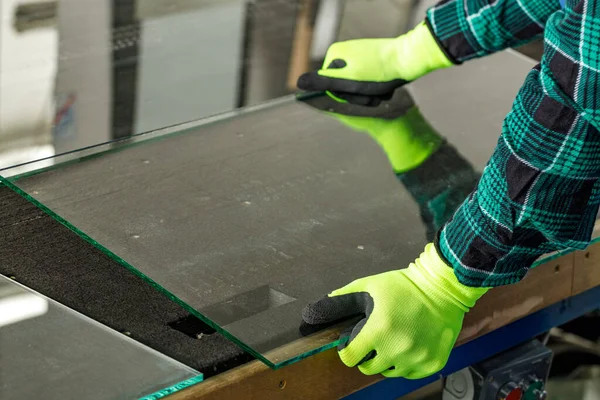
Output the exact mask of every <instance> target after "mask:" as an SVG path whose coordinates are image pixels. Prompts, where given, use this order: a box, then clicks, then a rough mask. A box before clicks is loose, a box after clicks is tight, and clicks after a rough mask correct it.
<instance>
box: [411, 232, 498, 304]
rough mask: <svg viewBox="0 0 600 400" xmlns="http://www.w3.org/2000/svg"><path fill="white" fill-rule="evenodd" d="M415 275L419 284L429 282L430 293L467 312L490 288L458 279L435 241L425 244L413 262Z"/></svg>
mask: <svg viewBox="0 0 600 400" xmlns="http://www.w3.org/2000/svg"><path fill="white" fill-rule="evenodd" d="M413 265H414V267H415V272H416V273H415V275H418V276H419V281H421V282H419V283H418V284H419V285H423V284H424V282H427V284H426V286H428V287H429V289H430V292H428V294H429V295H430V296H432V297H436V298H438V299H439V300H440V301H445V302H448V301H450V302H452V303H454V304H455V305H457V306H459V307H460V308H462V309H463V310H464V311H465V312H466V311H468V310H469V309H470V308H472V307H473V306H474V305H475V302H476V301H477V300H479V298H480V297H481V296H483V295H484V294H486V293H487V291H488V290H489V288H482V287H470V286H466V285H463V284H462V283H460V282H459V281H458V279H457V278H456V275H455V274H454V270H453V269H452V267H450V266H448V264H446V262H445V261H444V260H443V259H442V257H440V255H439V254H438V252H437V249H436V248H435V246H434V245H433V243H429V244H428V245H427V246H425V250H424V252H423V253H422V254H421V256H420V257H419V258H418V259H417V260H416V261H415V264H413ZM413 265H411V267H412V266H413Z"/></svg>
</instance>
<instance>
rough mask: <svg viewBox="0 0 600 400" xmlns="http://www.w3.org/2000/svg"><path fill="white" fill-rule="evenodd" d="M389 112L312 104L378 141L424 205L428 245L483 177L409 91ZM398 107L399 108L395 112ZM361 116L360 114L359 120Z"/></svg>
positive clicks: (324, 101)
mask: <svg viewBox="0 0 600 400" xmlns="http://www.w3.org/2000/svg"><path fill="white" fill-rule="evenodd" d="M394 96H395V97H394V99H393V100H392V102H391V103H389V104H388V105H387V107H388V108H384V112H383V113H382V110H380V109H377V108H373V109H371V108H368V107H360V108H359V107H354V106H352V105H347V104H340V103H338V102H336V101H333V100H332V99H331V98H329V97H328V96H318V97H316V98H315V97H309V98H308V99H307V103H309V104H312V105H313V106H314V107H316V108H318V109H321V110H324V111H326V112H327V113H328V114H329V115H331V116H332V117H333V118H336V119H338V120H339V121H340V122H341V123H343V124H344V125H346V126H348V127H350V128H352V129H354V130H356V131H359V132H364V133H367V134H368V135H369V136H370V137H371V138H372V139H373V140H374V141H375V142H377V143H378V144H379V145H380V146H381V148H382V149H383V151H384V152H385V154H386V155H387V157H388V160H389V162H390V164H391V166H392V169H393V170H394V172H395V173H396V175H397V177H398V179H399V181H400V182H402V184H403V185H404V187H405V188H406V190H407V191H408V192H409V193H410V194H411V196H412V198H413V200H414V201H415V202H416V203H417V204H418V205H419V209H420V213H421V218H422V221H423V223H424V224H425V226H426V227H427V230H426V238H427V241H428V242H431V241H432V240H433V236H434V235H435V233H436V232H437V231H438V229H439V228H440V227H441V226H442V225H443V224H444V223H445V222H446V221H447V220H448V219H449V218H450V217H451V216H452V214H453V213H454V211H456V209H457V208H458V206H459V205H460V204H461V203H462V201H463V200H464V199H465V198H466V197H467V195H468V194H469V193H470V192H471V190H473V188H474V187H475V186H476V184H477V181H478V180H479V176H480V175H479V173H478V172H476V171H475V169H474V168H473V166H472V165H471V164H470V163H469V162H468V161H467V160H466V159H465V158H464V157H463V156H461V155H460V153H459V152H458V151H457V150H456V149H455V148H454V147H453V146H452V145H451V144H450V143H448V142H447V141H446V140H444V139H443V138H442V136H441V135H440V134H439V133H438V132H437V131H436V130H435V129H434V128H433V127H432V126H431V124H430V123H429V122H428V121H427V120H426V119H425V118H424V116H423V115H422V114H421V112H420V110H419V109H418V107H417V106H416V105H415V104H414V100H413V99H412V97H411V96H410V94H409V93H408V91H406V90H405V89H401V90H398V91H397V92H396V93H395V95H394ZM390 104H391V105H395V106H397V108H392V109H390V108H389V106H390ZM353 113H358V115H353Z"/></svg>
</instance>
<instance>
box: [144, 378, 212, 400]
mask: <svg viewBox="0 0 600 400" xmlns="http://www.w3.org/2000/svg"><path fill="white" fill-rule="evenodd" d="M203 380H204V375H202V374H200V375H198V376H195V377H193V378H189V379H186V380H184V381H181V382H179V383H176V384H174V385H172V386H169V387H166V388H164V389H160V390H158V391H156V392H154V393H151V394H148V395H146V396H144V397H140V398H139V400H155V399H162V398H163V397H167V396H169V395H172V394H173V393H176V392H178V391H180V390H183V389H186V388H188V387H190V386H194V385H196V384H198V383H200V382H202V381H203Z"/></svg>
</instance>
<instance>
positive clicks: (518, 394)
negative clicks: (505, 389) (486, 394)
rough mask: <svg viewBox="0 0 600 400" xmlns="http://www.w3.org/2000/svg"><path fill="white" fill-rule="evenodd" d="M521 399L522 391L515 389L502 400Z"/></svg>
mask: <svg viewBox="0 0 600 400" xmlns="http://www.w3.org/2000/svg"><path fill="white" fill-rule="evenodd" d="M522 397H523V389H521V388H516V389H513V390H511V392H510V393H509V394H508V396H506V397H505V398H504V400H521V398H522Z"/></svg>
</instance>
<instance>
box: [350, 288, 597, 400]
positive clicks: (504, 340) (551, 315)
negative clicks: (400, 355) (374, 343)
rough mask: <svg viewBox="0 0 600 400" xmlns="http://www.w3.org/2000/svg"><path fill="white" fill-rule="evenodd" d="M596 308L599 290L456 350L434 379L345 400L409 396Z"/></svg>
mask: <svg viewBox="0 0 600 400" xmlns="http://www.w3.org/2000/svg"><path fill="white" fill-rule="evenodd" d="M598 308H600V286H598V287H596V288H594V289H590V290H588V291H586V292H584V293H581V294H578V295H576V296H573V297H569V298H568V299H565V300H562V301H560V302H558V303H556V304H553V305H551V306H549V307H546V308H544V309H542V310H540V311H537V312H535V313H533V314H531V315H528V316H527V317H524V318H521V319H520V320H518V321H515V322H513V323H511V324H509V325H506V326H504V327H502V328H499V329H496V330H495V331H493V332H490V333H488V334H487V335H484V336H482V337H480V338H478V339H475V340H473V341H471V342H469V343H466V344H464V345H462V346H459V347H457V348H456V349H454V350H453V351H452V354H450V359H449V360H448V364H446V367H445V368H444V369H443V370H442V371H440V373H439V374H438V375H434V376H431V377H429V378H425V379H419V380H408V379H402V378H396V379H385V380H383V381H381V382H378V383H376V384H374V385H371V386H369V387H367V388H364V389H362V390H360V391H358V392H356V393H353V394H351V395H350V396H347V397H345V398H344V399H345V400H363V399H364V400H366V399H379V400H384V399H390V400H394V399H397V398H398V397H400V396H403V395H405V394H407V393H410V392H413V391H415V390H417V389H419V388H421V387H423V386H425V385H428V384H429V383H432V382H435V381H436V380H438V379H439V378H440V376H448V375H450V374H452V373H454V372H456V371H459V370H461V369H463V368H466V367H468V366H470V365H473V364H475V363H478V362H480V361H483V360H485V359H486V358H489V357H491V356H493V355H495V354H498V353H500V352H502V351H504V350H507V349H509V348H511V347H514V346H516V345H518V344H520V343H523V342H525V341H527V340H529V339H531V338H533V337H535V336H537V335H539V334H541V333H543V332H546V331H548V330H550V329H551V328H553V327H555V326H558V325H562V324H564V323H566V322H568V321H570V320H572V319H575V318H577V317H579V316H582V315H584V314H585V313H587V312H590V311H593V310H595V309H598Z"/></svg>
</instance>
